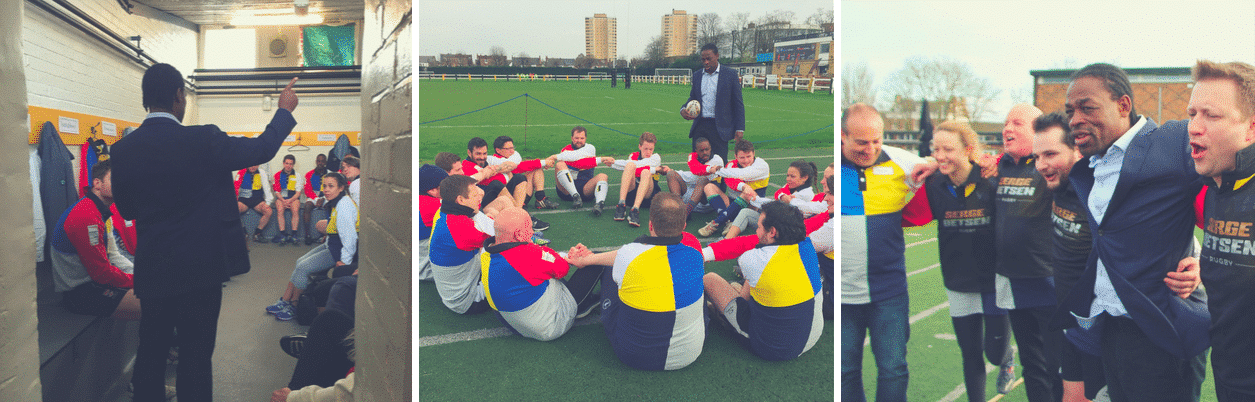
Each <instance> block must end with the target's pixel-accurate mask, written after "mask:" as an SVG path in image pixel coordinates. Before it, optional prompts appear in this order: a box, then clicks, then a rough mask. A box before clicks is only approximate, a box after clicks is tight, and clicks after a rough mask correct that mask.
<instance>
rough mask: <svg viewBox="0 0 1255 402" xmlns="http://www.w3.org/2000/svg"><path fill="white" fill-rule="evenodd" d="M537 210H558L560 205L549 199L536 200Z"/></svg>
mask: <svg viewBox="0 0 1255 402" xmlns="http://www.w3.org/2000/svg"><path fill="white" fill-rule="evenodd" d="M536 209H558V203H556V202H553V201H550V200H549V198H548V197H546V198H544V199H540V200H536Z"/></svg>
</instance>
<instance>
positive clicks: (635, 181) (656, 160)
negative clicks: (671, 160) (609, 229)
mask: <svg viewBox="0 0 1255 402" xmlns="http://www.w3.org/2000/svg"><path fill="white" fill-rule="evenodd" d="M657 143H658V138H657V137H655V136H654V134H653V133H650V132H645V133H642V134H641V138H640V140H639V141H638V142H637V144H636V146H637V148H638V149H640V151H638V152H633V153H632V154H631V155H628V158H627V160H616V161H614V164H613V165H611V167H613V168H615V169H618V170H622V171H623V180H622V181H621V182H620V183H619V205H618V206H617V207H615V211H614V220H616V221H622V220H624V219H626V220H627V223H628V225H629V226H631V227H637V228H638V227H641V223H640V220H641V207H645V208H649V199H650V198H649V196H650V195H652V194H653V192H654V190H655V189H657V188H658V175H660V174H667V172H668V171H669V170H670V169H668V168H667V167H666V166H662V156H661V155H658V154H656V153H654V145H656V144H657ZM628 198H632V209H631V210H630V211H629V210H628V209H627V199H628Z"/></svg>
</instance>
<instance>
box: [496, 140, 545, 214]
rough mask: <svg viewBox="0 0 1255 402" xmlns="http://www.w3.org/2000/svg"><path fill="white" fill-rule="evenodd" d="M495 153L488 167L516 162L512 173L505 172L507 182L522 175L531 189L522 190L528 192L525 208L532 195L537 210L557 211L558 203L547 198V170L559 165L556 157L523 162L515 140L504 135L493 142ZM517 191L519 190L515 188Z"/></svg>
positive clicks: (524, 203)
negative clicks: (516, 149)
mask: <svg viewBox="0 0 1255 402" xmlns="http://www.w3.org/2000/svg"><path fill="white" fill-rule="evenodd" d="M492 148H493V152H495V153H494V154H492V155H488V165H489V166H495V165H500V164H502V163H505V162H514V164H515V165H517V167H515V168H514V170H512V171H510V172H504V173H502V174H504V175H505V177H506V179H507V180H510V181H511V182H512V181H514V179H513V177H512V176H513V175H515V174H522V175H523V176H524V177H525V178H526V179H527V182H528V183H530V184H531V186H530V187H525V188H522V189H521V190H526V191H527V201H524V202H523V207H524V208H526V207H527V203H528V202H531V201H530V200H531V199H532V195H533V194H534V195H535V196H536V209H557V208H558V203H556V202H553V201H552V200H550V199H549V197H547V196H545V168H550V167H553V165H554V164H555V163H557V157H556V155H550V156H549V157H548V158H545V159H532V160H527V161H524V160H523V156H522V155H520V154H519V153H518V152H517V151H515V150H514V139H513V138H510V136H507V135H503V136H500V137H497V139H495V140H493V141H492ZM515 189H519V188H518V187H515Z"/></svg>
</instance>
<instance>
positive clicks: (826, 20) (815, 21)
mask: <svg viewBox="0 0 1255 402" xmlns="http://www.w3.org/2000/svg"><path fill="white" fill-rule="evenodd" d="M834 19H836V16H835V15H834V14H833V13H832V9H831V8H820V9H819V11H816V12H815V14H811V16H810V17H807V18H806V25H812V26H816V27H818V26H820V25H823V24H831V23H832V21H833V20H834Z"/></svg>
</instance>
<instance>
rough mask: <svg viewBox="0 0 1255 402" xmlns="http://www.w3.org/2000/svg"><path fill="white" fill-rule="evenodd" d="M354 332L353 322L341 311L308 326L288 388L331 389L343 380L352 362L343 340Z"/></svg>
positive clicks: (326, 312) (325, 313) (329, 314)
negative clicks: (312, 387)
mask: <svg viewBox="0 0 1255 402" xmlns="http://www.w3.org/2000/svg"><path fill="white" fill-rule="evenodd" d="M352 330H353V319H352V318H350V317H349V316H348V315H346V314H344V313H342V312H340V311H338V310H326V311H323V312H322V313H320V314H318V317H317V318H314V322H313V323H312V324H310V325H309V335H308V337H307V338H305V345H304V346H305V347H304V348H303V349H301V356H300V357H298V358H297V360H296V369H295V370H293V371H292V381H290V382H288V388H290V389H293V390H296V389H301V388H304V387H306V386H308V385H317V386H320V387H324V388H325V387H330V386H332V385H334V384H335V382H336V381H338V380H340V379H341V378H344V376H345V375H346V374H347V373H348V371H349V368H352V367H353V362H352V361H350V360H349V357H348V352H349V350H350V347H348V346H345V345H344V337H345V336H348V334H349V331H352Z"/></svg>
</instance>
